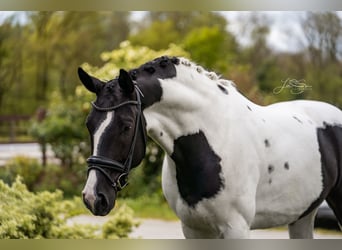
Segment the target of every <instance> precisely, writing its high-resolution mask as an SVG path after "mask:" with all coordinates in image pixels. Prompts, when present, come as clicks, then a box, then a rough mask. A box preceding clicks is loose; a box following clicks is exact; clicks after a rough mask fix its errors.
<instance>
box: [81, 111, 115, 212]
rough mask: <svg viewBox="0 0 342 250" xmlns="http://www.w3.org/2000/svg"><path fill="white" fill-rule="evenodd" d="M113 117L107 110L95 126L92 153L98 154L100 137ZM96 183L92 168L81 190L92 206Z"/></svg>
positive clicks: (94, 198)
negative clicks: (100, 121) (102, 118)
mask: <svg viewBox="0 0 342 250" xmlns="http://www.w3.org/2000/svg"><path fill="white" fill-rule="evenodd" d="M112 118H113V112H107V116H106V118H105V119H104V121H103V122H102V123H101V124H100V126H99V127H98V128H97V130H96V131H95V133H94V135H93V138H94V140H93V142H94V145H93V149H94V152H93V155H94V156H97V155H98V150H99V145H100V143H101V138H102V136H103V134H104V132H105V131H106V129H107V127H108V126H109V124H110V122H111V121H112ZM96 183H97V177H96V172H95V170H94V169H92V170H90V171H89V175H88V179H87V183H86V185H85V187H84V189H83V191H82V193H83V195H84V199H86V200H87V201H88V204H89V205H90V206H91V207H92V208H94V204H95V200H96V194H95V187H96Z"/></svg>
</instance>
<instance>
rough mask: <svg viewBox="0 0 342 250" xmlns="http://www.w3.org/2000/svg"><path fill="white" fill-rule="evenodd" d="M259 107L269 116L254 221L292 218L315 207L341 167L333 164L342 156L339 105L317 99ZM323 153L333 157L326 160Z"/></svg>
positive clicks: (261, 224)
mask: <svg viewBox="0 0 342 250" xmlns="http://www.w3.org/2000/svg"><path fill="white" fill-rule="evenodd" d="M263 112H264V113H263V115H265V116H266V114H267V116H268V124H267V126H265V128H267V129H264V130H263V131H264V134H265V135H264V136H265V137H266V136H268V138H267V145H266V147H267V149H266V151H265V152H267V153H265V156H264V159H265V161H263V162H262V166H261V168H260V172H261V174H260V176H261V177H260V181H259V185H258V191H257V199H256V201H257V211H256V218H255V221H254V223H253V224H254V227H268V226H270V225H272V224H274V225H276V224H277V223H279V224H287V223H292V222H294V221H295V220H296V219H298V218H301V217H302V216H305V215H306V214H308V213H310V212H311V211H313V210H314V209H315V208H316V207H317V206H318V205H319V204H320V203H321V202H322V201H323V200H324V199H325V198H326V197H327V196H328V194H329V192H330V190H332V188H333V186H334V185H335V184H334V183H336V178H337V176H338V175H339V170H338V168H341V167H342V166H337V164H336V163H337V162H338V161H339V160H338V159H342V112H341V110H339V109H338V108H336V107H334V106H333V105H330V104H327V103H323V102H318V101H290V102H282V103H277V104H273V105H270V106H267V107H265V109H264V110H263ZM338 138H339V139H338ZM265 141H266V140H265ZM331 152H333V153H331ZM327 157H328V158H333V160H328V163H326V162H324V160H325V159H326V158H327ZM339 164H341V163H339ZM285 200H286V202H284V201H285ZM266 211H267V212H266Z"/></svg>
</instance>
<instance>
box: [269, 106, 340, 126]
mask: <svg viewBox="0 0 342 250" xmlns="http://www.w3.org/2000/svg"><path fill="white" fill-rule="evenodd" d="M268 107H269V108H285V109H286V110H288V112H292V113H293V114H294V115H295V114H296V113H299V114H302V115H307V116H308V118H310V121H311V122H314V123H315V124H316V125H317V126H320V125H323V122H324V123H329V124H342V111H341V110H340V109H339V108H337V107H336V106H334V105H331V104H329V103H326V102H320V101H308V100H297V101H288V102H280V103H276V104H272V105H269V106H268Z"/></svg>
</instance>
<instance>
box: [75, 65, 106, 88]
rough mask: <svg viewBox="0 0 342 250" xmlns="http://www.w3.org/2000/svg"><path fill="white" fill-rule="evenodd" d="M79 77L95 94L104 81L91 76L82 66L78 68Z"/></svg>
mask: <svg viewBox="0 0 342 250" xmlns="http://www.w3.org/2000/svg"><path fill="white" fill-rule="evenodd" d="M77 72H78V77H79V78H80V80H81V82H82V83H83V85H84V86H85V87H86V88H87V89H88V90H89V91H90V92H93V93H95V94H97V93H98V91H99V89H100V87H101V85H102V82H101V81H100V80H99V79H97V78H95V77H92V76H90V75H89V74H88V73H87V72H85V71H84V70H83V69H82V68H81V67H79V68H78V71H77Z"/></svg>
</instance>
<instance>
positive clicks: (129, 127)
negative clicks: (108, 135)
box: [122, 125, 132, 133]
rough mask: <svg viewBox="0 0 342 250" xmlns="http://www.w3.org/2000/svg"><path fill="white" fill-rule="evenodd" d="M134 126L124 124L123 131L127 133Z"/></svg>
mask: <svg viewBox="0 0 342 250" xmlns="http://www.w3.org/2000/svg"><path fill="white" fill-rule="evenodd" d="M131 128H132V126H130V125H129V126H124V127H123V129H122V133H127V132H129V131H130V130H131Z"/></svg>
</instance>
